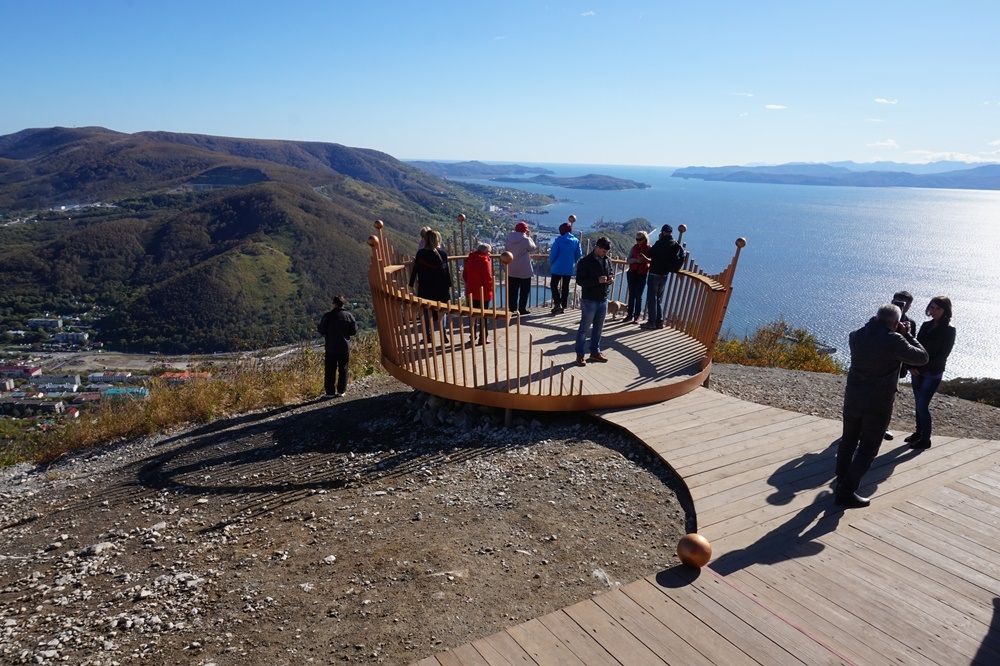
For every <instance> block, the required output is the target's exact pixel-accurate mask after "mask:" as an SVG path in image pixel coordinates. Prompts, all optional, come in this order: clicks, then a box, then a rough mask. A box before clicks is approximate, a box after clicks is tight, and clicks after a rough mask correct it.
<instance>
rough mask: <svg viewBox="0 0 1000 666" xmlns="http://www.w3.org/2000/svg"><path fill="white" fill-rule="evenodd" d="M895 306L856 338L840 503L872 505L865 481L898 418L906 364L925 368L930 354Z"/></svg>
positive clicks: (840, 455) (841, 450)
mask: <svg viewBox="0 0 1000 666" xmlns="http://www.w3.org/2000/svg"><path fill="white" fill-rule="evenodd" d="M900 317H902V312H901V311H900V309H899V308H898V307H896V306H895V305H883V306H882V307H880V308H879V309H878V313H877V314H876V315H875V316H874V317H872V319H871V320H870V321H869V322H868V323H867V324H865V325H864V326H863V327H862V328H859V329H858V330H856V331H854V332H853V333H851V335H850V345H851V368H850V370H849V371H848V373H847V388H846V389H845V391H844V431H843V435H842V436H841V438H840V445H839V446H838V447H837V486H836V492H835V495H836V500H837V504H838V505H840V506H843V507H847V508H852V509H853V508H859V507H864V506H868V505H869V504H870V503H871V501H870V500H869V499H868V498H867V497H862V496H861V495H858V487H859V486H860V485H861V478H862V477H863V476H864V475H865V473H866V472H867V471H868V469H869V468H870V467H871V466H872V462H874V461H875V456H876V455H878V450H879V446H880V445H881V444H882V435H884V434H885V430H886V427H888V425H889V420H890V418H892V404H893V402H895V400H896V383H897V381H898V380H899V368H900V364H901V363H906V364H908V365H918V366H919V365H923V364H924V363H927V352H926V351H925V350H924V348H923V347H922V346H921V345H920V343H919V342H917V340H916V338H914V337H913V334H912V333H911V332H910V331H909V330H908V328H907V327H906V326H902V325H900V321H899V320H900Z"/></svg>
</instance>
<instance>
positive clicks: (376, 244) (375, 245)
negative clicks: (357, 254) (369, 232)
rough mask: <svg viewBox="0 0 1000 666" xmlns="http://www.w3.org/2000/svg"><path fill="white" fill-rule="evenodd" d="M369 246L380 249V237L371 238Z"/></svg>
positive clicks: (369, 238)
mask: <svg viewBox="0 0 1000 666" xmlns="http://www.w3.org/2000/svg"><path fill="white" fill-rule="evenodd" d="M368 244H369V245H371V246H372V247H378V236H369V237H368Z"/></svg>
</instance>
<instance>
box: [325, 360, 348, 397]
mask: <svg viewBox="0 0 1000 666" xmlns="http://www.w3.org/2000/svg"><path fill="white" fill-rule="evenodd" d="M350 359H351V352H349V351H346V352H341V353H337V352H331V351H327V352H326V358H325V359H324V361H325V362H324V364H323V390H324V391H325V392H326V394H327V395H333V394H334V393H343V392H344V391H346V390H347V362H348V361H349V360H350Z"/></svg>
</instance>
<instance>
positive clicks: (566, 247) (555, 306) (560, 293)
mask: <svg viewBox="0 0 1000 666" xmlns="http://www.w3.org/2000/svg"><path fill="white" fill-rule="evenodd" d="M581 257H583V250H581V249H580V239H579V238H577V237H576V236H574V235H573V225H572V224H570V223H569V222H563V223H562V224H560V225H559V236H558V237H557V238H556V239H555V240H554V241H552V247H551V248H549V267H550V268H549V270H550V272H551V275H552V284H551V288H552V314H554V315H557V314H562V313H563V312H565V311H566V305H567V304H568V303H569V279H570V278H571V277H573V273H574V272H575V271H576V262H578V261H580V258H581Z"/></svg>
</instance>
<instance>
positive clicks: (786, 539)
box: [709, 490, 844, 576]
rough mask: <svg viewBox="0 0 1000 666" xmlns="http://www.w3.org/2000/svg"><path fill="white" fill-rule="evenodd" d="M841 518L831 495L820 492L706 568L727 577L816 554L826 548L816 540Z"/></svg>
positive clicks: (833, 526) (841, 511)
mask: <svg viewBox="0 0 1000 666" xmlns="http://www.w3.org/2000/svg"><path fill="white" fill-rule="evenodd" d="M843 515H844V512H843V509H841V508H840V507H838V506H837V505H836V504H835V503H834V501H833V493H831V492H829V491H827V490H822V491H820V492H819V493H817V495H816V497H814V498H813V501H812V502H811V503H810V504H809V505H808V506H806V507H805V508H803V509H802V510H801V511H799V512H798V513H797V514H795V515H793V516H792V517H791V518H789V519H788V520H787V521H785V522H784V523H782V524H781V525H779V526H778V527H776V528H774V529H773V530H771V531H770V532H768V533H767V534H765V535H764V536H762V537H761V538H760V539H758V540H757V541H755V542H754V543H752V544H751V545H749V546H747V547H746V548H741V549H739V550H733V551H729V552H728V553H725V554H724V555H722V556H721V557H718V558H716V559H715V560H714V561H713V562H712V563H711V564H709V566H710V567H712V570H713V571H715V572H716V573H718V574H721V575H723V576H726V575H729V574H731V573H733V572H735V571H739V570H740V569H743V568H745V567H748V566H750V565H752V564H777V563H778V562H784V561H785V560H791V559H795V558H798V557H809V556H811V555H816V554H817V553H820V552H821V551H822V550H823V549H824V548H825V546H824V545H823V544H822V543H819V542H818V541H816V539H818V538H819V537H821V536H823V535H824V534H829V533H830V532H832V531H834V530H835V529H837V525H838V524H839V523H840V519H841V517H842V516H843Z"/></svg>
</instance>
